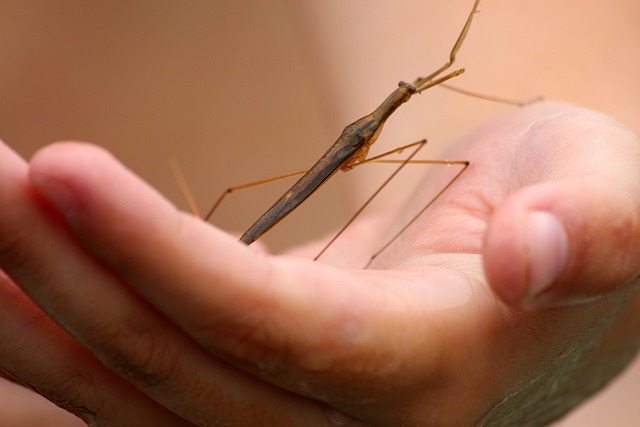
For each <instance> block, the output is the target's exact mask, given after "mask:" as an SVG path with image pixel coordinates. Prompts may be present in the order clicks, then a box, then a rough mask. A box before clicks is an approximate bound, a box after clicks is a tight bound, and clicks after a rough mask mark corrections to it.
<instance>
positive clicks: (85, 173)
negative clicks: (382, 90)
mask: <svg viewBox="0 0 640 427" xmlns="http://www.w3.org/2000/svg"><path fill="white" fill-rule="evenodd" d="M450 154H451V158H467V159H469V160H471V162H472V166H471V167H470V168H469V169H468V170H467V171H466V172H465V174H464V175H463V176H462V177H461V178H460V179H459V180H458V181H456V183H455V185H454V186H453V187H452V188H451V189H450V190H449V191H448V192H447V193H445V195H444V196H443V197H442V198H441V199H439V200H438V203H437V204H436V205H434V207H433V208H432V209H430V210H429V211H427V212H426V213H425V214H424V215H422V216H421V217H420V219H419V220H418V221H417V222H416V223H415V224H414V225H413V226H412V230H411V231H410V232H408V233H406V234H405V235H403V238H402V239H400V240H399V241H398V242H397V243H396V244H394V245H393V246H392V247H390V248H389V249H388V250H387V251H385V252H383V254H382V255H381V256H380V257H379V258H378V259H376V261H375V263H374V265H372V267H371V269H369V270H361V269H360V268H357V267H359V266H360V264H358V263H360V262H361V261H362V260H363V259H365V260H366V258H367V254H369V253H370V251H371V248H372V247H377V246H379V245H380V244H381V242H383V240H384V239H385V231H388V230H390V228H391V227H393V225H394V224H395V222H396V221H397V220H398V218H396V216H395V213H397V212H404V211H405V210H407V209H409V208H410V207H411V206H412V205H414V204H422V203H423V201H424V199H425V198H426V196H425V194H428V192H429V191H430V190H433V186H435V185H437V184H438V183H439V182H440V181H441V180H442V179H443V176H442V175H441V174H442V172H437V174H436V175H432V176H429V177H428V180H425V181H424V182H423V184H422V185H421V186H420V187H419V189H418V190H417V191H416V193H415V194H414V195H413V196H412V197H410V198H409V199H408V200H407V201H406V203H405V204H403V205H401V206H402V209H398V206H390V208H389V209H388V210H387V211H385V212H382V213H380V214H378V215H376V216H375V217H370V218H368V219H364V220H362V221H360V222H358V223H357V224H355V225H354V227H353V228H351V229H350V230H349V231H348V232H347V233H346V234H345V235H344V236H342V237H341V241H342V242H341V243H339V244H337V245H336V246H335V247H332V248H331V252H330V253H328V254H327V258H326V259H325V262H326V263H327V264H328V265H327V264H325V263H322V262H316V263H314V262H310V261H309V260H308V259H304V258H302V257H301V255H302V254H307V253H308V254H311V253H313V252H314V248H313V246H314V245H308V246H306V247H304V248H303V249H300V250H299V251H297V252H296V255H283V256H270V255H268V254H266V253H264V252H263V251H259V250H253V249H251V248H247V247H245V246H243V245H241V244H239V243H238V242H237V241H236V240H235V238H233V237H230V236H229V235H227V234H226V233H224V232H222V231H220V230H218V229H216V228H215V227H212V226H210V225H207V224H205V223H203V222H202V221H200V220H198V219H196V218H194V217H192V216H191V215H187V214H184V213H181V212H180V211H178V210H177V209H176V208H175V207H174V206H173V205H171V204H170V203H169V202H167V201H166V200H165V199H163V198H162V197H161V196H159V195H158V194H157V193H156V192H155V191H154V190H153V189H151V188H150V187H149V186H147V185H146V184H145V183H143V182H142V181H140V180H139V179H138V178H136V177H135V176H134V175H133V174H132V173H131V172H129V171H127V170H126V169H124V168H123V167H122V166H120V165H119V164H118V163H117V162H116V161H115V160H114V159H113V158H112V157H110V156H109V155H108V154H106V153H105V152H104V151H103V150H101V149H98V148H96V147H93V146H88V145H85V144H77V143H65V144H55V145H52V146H50V147H47V148H45V149H43V150H42V151H40V152H39V153H38V154H37V155H36V156H35V157H34V158H33V160H32V161H31V162H30V164H27V163H25V162H24V161H23V160H22V159H20V158H19V157H18V156H17V155H16V154H14V153H13V152H11V150H10V149H8V147H6V146H3V147H2V151H1V152H0V162H1V164H0V205H1V206H3V209H2V211H1V212H0V265H1V266H2V269H3V270H4V271H5V272H6V273H7V275H8V276H10V277H11V278H12V281H8V280H4V281H3V282H2V287H0V292H2V296H1V297H0V304H2V307H1V308H0V313H2V315H3V319H2V320H3V321H2V322H0V334H2V336H3V337H5V339H4V340H3V342H8V343H11V345H5V346H2V348H0V360H1V361H2V369H3V370H4V371H6V372H10V373H11V375H12V376H13V377H15V378H19V379H20V380H21V381H22V382H24V383H27V384H29V385H30V386H31V387H32V388H34V389H35V390H37V391H38V392H40V393H42V394H44V395H45V396H46V397H48V398H50V399H51V400H53V401H54V402H56V403H58V404H59V405H61V406H62V407H65V408H67V409H70V410H74V411H76V412H79V413H81V415H82V416H83V417H84V418H85V419H91V420H93V422H94V423H95V424H96V425H106V426H108V425H113V426H121V425H150V426H151V425H215V424H216V423H226V424H228V425H246V424H247V422H251V423H252V424H253V425H263V426H269V425H278V426H282V425H309V426H315V425H318V426H323V425H336V424H337V425H352V426H357V425H398V424H399V423H402V424H403V425H407V426H421V425H426V426H449V425H456V426H467V425H468V426H475V425H482V424H483V423H484V425H532V426H533V425H544V424H546V423H548V422H549V421H550V420H552V419H555V418H556V417H558V416H560V415H562V414H563V413H565V412H566V411H568V410H570V409H571V408H572V407H574V406H575V405H577V404H578V403H579V402H581V401H582V400H584V399H586V398H587V397H588V396H589V395H590V394H591V393H593V392H594V391H596V390H598V389H599V388H600V387H602V386H603V385H604V384H606V382H607V381H609V380H610V379H611V378H612V377H613V376H615V375H616V374H617V373H618V372H619V370H620V369H622V368H623V367H624V366H625V365H626V364H627V363H628V362H629V360H630V358H631V357H632V356H633V355H634V354H635V352H636V350H637V347H638V337H637V333H636V331H637V330H638V323H639V322H640V319H639V316H640V314H638V313H640V311H638V303H639V301H638V297H637V295H636V286H637V276H638V271H639V269H640V261H638V258H637V253H638V250H639V249H640V235H639V231H640V230H639V229H638V227H639V225H638V224H639V221H638V212H640V209H639V204H640V201H639V200H638V198H639V195H640V192H639V191H638V190H639V188H638V186H640V179H638V178H639V177H638V172H637V168H636V165H637V164H638V162H639V161H640V148H639V145H638V138H637V137H636V136H635V135H634V134H633V133H632V132H630V131H629V130H627V129H626V128H624V127H623V126H621V125H619V124H617V123H616V122H614V121H613V120H611V119H609V118H607V117H605V116H602V115H599V114H597V113H593V112H590V111H587V110H581V109H577V108H573V107H568V106H564V105H556V104H546V103H537V104H534V105H530V106H528V107H526V108H523V109H514V110H512V111H510V112H508V113H506V114H504V115H502V116H499V117H497V118H496V119H494V120H492V121H489V122H487V123H485V124H483V125H482V126H480V127H479V128H477V129H475V130H474V131H472V132H471V133H470V134H468V135H467V136H466V137H464V138H463V139H462V140H461V141H459V142H458V143H457V144H456V145H455V147H454V149H453V151H452V152H451V153H450ZM496 165H500V167H496ZM402 220H403V218H400V221H402ZM535 225H537V226H538V227H539V228H536V231H537V232H536V233H533V232H532V231H531V229H532V228H533V227H534V226H535ZM372 230H373V231H375V232H372ZM534 236H537V237H534ZM540 236H543V237H540ZM549 254H552V255H553V256H549ZM563 260H564V262H563ZM332 264H333V265H332ZM344 264H352V265H350V266H349V267H346V268H345V266H344ZM354 267H356V268H354ZM23 292H24V294H23ZM25 295H27V296H28V298H27V297H26V296H25ZM32 300H33V301H35V302H36V303H37V304H38V305H39V306H40V307H42V310H44V312H45V313H46V314H43V313H42V312H41V311H40V310H39V309H38V308H36V306H34V305H33V304H32V303H31V301H32ZM51 319H55V322H56V323H57V324H58V325H60V327H58V326H55V324H54V322H53V321H52V320H51ZM70 336H71V337H73V339H72V338H70ZM10 337H14V338H13V339H9V338H10ZM16 338H17V339H16ZM98 361H100V362H101V363H99V362H98ZM332 420H333V421H332Z"/></svg>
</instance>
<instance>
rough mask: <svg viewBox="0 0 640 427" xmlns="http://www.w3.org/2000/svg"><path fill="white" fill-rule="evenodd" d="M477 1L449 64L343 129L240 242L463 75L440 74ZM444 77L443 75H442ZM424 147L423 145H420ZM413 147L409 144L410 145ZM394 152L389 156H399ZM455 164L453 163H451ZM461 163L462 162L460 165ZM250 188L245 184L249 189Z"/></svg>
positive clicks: (249, 240)
mask: <svg viewBox="0 0 640 427" xmlns="http://www.w3.org/2000/svg"><path fill="white" fill-rule="evenodd" d="M479 3H480V0H475V3H474V5H473V8H472V10H471V13H470V14H469V16H468V18H467V21H466V23H465V25H464V27H463V29H462V31H461V33H460V35H459V36H458V39H457V40H456V43H455V44H454V46H453V48H452V49H451V52H450V54H449V61H448V62H447V63H445V64H444V65H443V66H442V67H440V68H439V69H438V70H436V71H434V72H433V73H431V74H429V75H428V76H427V77H422V78H418V79H416V81H415V82H413V83H412V84H411V83H405V82H400V83H399V84H398V87H397V88H396V89H395V90H394V91H393V92H391V94H390V95H389V96H388V97H387V98H386V99H385V100H384V101H383V102H382V104H380V106H379V107H378V108H376V109H375V110H374V111H373V112H372V113H370V114H368V115H366V116H364V117H362V118H361V119H358V120H356V121H355V122H353V123H352V124H350V125H348V126H346V127H345V128H344V130H343V132H342V134H341V135H340V137H339V138H338V139H337V141H336V142H335V143H334V144H333V145H332V146H331V147H330V148H329V149H328V150H327V151H326V152H325V153H324V154H323V155H322V157H320V159H319V160H318V161H317V162H316V163H315V164H314V165H313V166H312V167H311V169H309V170H308V171H307V172H306V173H305V174H304V175H303V176H302V177H301V178H300V179H299V180H298V181H297V182H296V183H295V184H294V185H293V186H292V187H291V188H290V189H289V190H288V191H287V192H286V193H285V194H284V195H282V196H281V197H280V198H279V199H278V200H277V201H276V202H275V203H274V204H273V206H271V207H270V208H269V209H267V211H266V212H265V213H264V214H263V215H262V216H260V218H258V220H257V221H256V222H255V223H254V224H253V225H252V226H251V227H249V229H247V231H246V232H245V233H244V234H243V235H242V237H241V238H240V241H242V242H244V243H246V244H251V243H253V242H254V241H256V240H257V239H259V238H260V237H261V236H262V235H263V234H265V233H266V232H267V231H269V230H270V229H271V228H272V227H273V226H274V225H275V224H277V223H278V222H279V221H281V220H282V219H283V218H284V217H285V216H287V215H288V214H289V213H291V212H292V211H293V210H294V209H296V208H297V207H298V206H299V205H300V204H301V203H302V202H304V201H305V200H306V199H307V198H308V197H309V196H310V195H311V194H313V193H314V192H315V191H316V190H317V189H318V188H319V187H320V186H321V185H322V184H323V183H324V182H326V181H327V180H328V179H329V178H331V176H333V174H335V173H336V172H337V171H338V170H343V171H347V170H350V169H352V168H353V167H354V166H355V165H357V164H359V163H362V162H364V161H366V157H367V154H368V152H369V148H370V147H371V145H373V143H374V142H375V141H376V139H377V138H378V135H379V134H380V132H381V130H382V127H383V126H384V124H385V122H386V120H387V119H388V118H389V117H390V116H391V115H392V114H393V113H394V111H396V110H397V109H398V107H400V106H401V105H402V104H404V103H405V102H407V101H408V100H409V99H411V97H412V96H413V95H415V94H418V93H421V92H423V91H425V90H427V89H429V88H431V87H434V86H437V85H439V84H441V83H443V82H445V81H447V80H449V79H451V78H453V77H456V76H458V75H460V74H462V73H463V72H464V69H459V70H455V71H453V72H450V73H448V74H444V73H445V71H447V70H448V69H449V68H451V66H452V65H453V64H454V62H455V59H456V54H457V53H458V51H459V50H460V47H461V45H462V43H463V42H464V39H465V37H466V35H467V33H468V32H469V28H470V26H471V21H472V20H473V16H474V15H475V13H476V12H477V10H478V5H479ZM443 74H444V75H443ZM423 143H424V142H423ZM412 145H413V144H412ZM399 151H400V150H394V151H393V152H399ZM454 163H455V162H454ZM463 163H464V162H463ZM250 185H252V184H249V186H250ZM242 187H246V186H242ZM235 189H238V187H236V188H230V189H228V190H227V191H226V192H225V193H223V194H222V195H221V196H220V198H219V199H218V200H217V201H216V203H215V204H214V206H213V207H212V208H211V209H210V211H209V212H208V214H207V215H206V216H205V217H204V219H205V220H208V219H209V218H210V217H211V215H212V214H213V212H214V211H215V209H216V208H217V207H218V206H219V205H220V202H221V201H222V199H223V198H224V197H225V196H226V195H227V194H229V193H231V192H232V191H233V190H235Z"/></svg>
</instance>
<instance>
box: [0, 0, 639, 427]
mask: <svg viewBox="0 0 640 427" xmlns="http://www.w3.org/2000/svg"><path fill="white" fill-rule="evenodd" d="M472 3H473V2H472V0H451V1H446V2H445V1H435V0H420V1H418V0H396V1H394V2H371V1H367V0H350V1H344V0H324V1H322V2H319V1H312V0H271V1H269V2H265V1H258V0H245V1H242V2H238V1H234V0H226V1H219V0H211V1H204V0H200V1H190V2H178V1H169V0H138V1H135V2H132V1H129V0H112V1H109V2H87V1H81V0H59V1H56V2H50V1H45V0H25V1H17V0H15V1H10V0H2V1H0V138H1V139H2V140H4V141H5V142H6V143H7V144H8V145H10V146H11V147H13V148H14V149H15V150H16V151H18V152H19V153H20V154H21V155H22V156H24V157H25V158H26V159H28V158H29V157H30V156H31V155H32V154H33V153H34V152H35V151H36V150H37V149H38V148H39V147H42V146H44V145H46V144H50V143H52V142H54V141H59V140H82V141H90V142H93V143H95V144H99V145H101V146H103V147H105V148H106V149H108V150H109V151H111V152H112V153H113V154H114V155H115V156H116V157H117V158H119V159H120V160H121V161H122V162H123V163H124V164H126V165H127V166H128V167H129V168H131V169H132V170H133V171H134V172H135V173H136V174H138V175H140V176H141V177H142V178H143V179H144V180H146V181H147V182H149V183H150V184H151V185H152V186H154V187H155V188H157V189H158V190H159V191H160V192H161V193H163V194H164V195H165V196H166V197H168V198H169V199H170V200H172V201H173V202H174V203H176V204H177V205H178V206H179V207H180V208H182V209H189V208H188V206H187V204H186V203H185V201H184V198H183V197H182V195H181V194H180V190H179V188H178V186H177V184H176V181H175V178H174V176H173V175H172V173H171V169H170V168H169V160H170V159H175V160H177V161H178V163H179V164H180V165H181V166H182V168H183V169H184V171H185V175H186V179H187V180H188V182H189V184H190V186H191V188H192V191H193V193H194V195H195V198H196V200H197V201H198V203H199V205H200V208H201V209H203V210H206V209H207V208H208V207H209V206H210V205H211V204H212V203H213V201H214V200H215V199H216V197H217V196H218V195H219V194H220V193H221V192H222V191H223V190H224V189H225V188H227V187H228V186H230V185H236V184H243V183H246V182H250V181H254V180H258V179H262V178H266V177H270V176H273V175H278V174H282V173H286V172H290V171H296V170H300V169H305V168H308V167H309V166H310V165H311V164H312V163H313V162H314V161H315V160H316V159H317V158H318V157H319V156H320V154H322V152H323V151H324V150H325V149H326V147H328V146H329V145H330V144H331V143H332V142H333V141H334V140H335V138H336V137H337V136H338V135H339V133H340V131H341V129H342V127H343V126H344V125H346V124H348V123H350V122H352V121H354V120H355V119H357V118H359V117H360V116H363V115H364V114H367V113H369V112H370V111H371V110H372V109H373V108H375V107H376V106H377V105H378V104H379V103H380V102H381V101H382V100H383V99H384V97H385V96H386V95H388V93H389V92H391V91H392V90H393V89H394V88H395V86H396V83H397V82H398V81H399V80H409V81H410V80H413V79H414V78H415V77H417V76H419V75H424V74H427V73H429V72H430V71H432V70H434V69H436V68H437V67H439V66H440V65H442V64H443V63H444V62H445V61H446V59H447V57H448V54H449V51H450V49H451V47H452V45H453V43H454V41H455V39H456V37H457V36H458V34H459V32H460V30H461V28H462V26H463V24H464V21H465V19H466V17H467V15H468V12H469V10H470V8H471V6H472ZM480 9H481V12H480V13H479V14H478V15H477V16H476V19H475V21H474V24H473V27H472V28H471V31H470V34H469V37H468V39H467V41H466V42H465V44H464V45H463V47H462V50H461V52H460V54H459V57H458V63H457V65H458V66H464V67H465V68H466V69H467V72H466V73H465V74H464V75H463V76H461V77H459V78H458V79H456V81H455V84H456V85H457V86H459V87H462V88H465V89H470V90H474V91H478V92H483V93H488V94H493V95H499V96H506V97H510V98H514V99H519V100H526V99H530V98H532V97H535V96H538V95H543V96H545V98H547V99H554V100H555V99H557V100H562V101H566V102H570V103H574V104H578V105H581V106H586V107H589V108H593V109H596V110H600V111H602V112H604V113H606V114H608V115H611V116H613V117H615V118H617V119H618V120H620V121H621V122H623V123H625V124H627V125H628V126H630V127H631V128H633V129H635V130H636V131H638V130H640V84H639V83H638V76H640V50H639V49H638V46H640V26H638V22H640V3H638V2H637V1H635V0H609V1H602V0H565V1H562V2H558V1H552V0H483V2H482V3H481V5H480ZM507 108H510V107H508V106H505V105H500V104H492V103H489V102H486V101H481V100H478V99H474V98H469V97H465V96H461V95H458V94H455V93H452V92H450V91H447V90H444V89H441V88H434V89H433V90H430V91H429V92H426V93H424V94H423V95H422V96H420V97H416V98H414V99H412V100H411V102H410V103H409V104H407V105H406V106H403V107H402V108H401V109H400V110H398V112H397V113H396V114H395V115H394V117H392V119H391V120H390V122H389V123H388V125H387V126H386V128H385V132H383V135H382V137H381V139H380V141H379V143H378V144H376V147H375V149H374V150H373V151H374V152H382V151H384V150H387V149H391V148H393V147H395V146H398V145H402V144H406V143H409V142H412V141H415V140H418V139H421V138H424V137H426V138H428V139H429V141H430V143H429V146H428V149H427V150H426V151H425V152H424V153H423V156H424V157H428V158H442V157H443V156H444V155H445V154H443V153H444V151H445V150H446V147H447V145H448V144H450V143H451V142H453V141H455V140H456V139H457V138H458V137H460V136H462V135H463V134H465V133H466V132H468V131H469V130H470V129H471V128H472V127H473V126H475V125H477V124H479V123H481V122H482V121H483V120H485V119H487V118H489V117H491V116H492V115H494V114H497V113H499V112H500V111H503V110H505V109H507ZM362 169H364V170H362V171H358V172H357V173H356V172H354V173H352V174H347V175H353V176H348V177H338V179H337V180H336V182H335V183H333V184H330V185H327V186H326V187H327V188H323V190H322V191H321V192H319V193H318V194H317V195H316V196H314V198H313V200H311V201H310V202H309V203H308V204H306V205H305V206H304V207H303V208H302V209H301V210H300V212H296V213H295V214H293V215H292V216H291V217H290V218H288V219H287V220H286V221H284V222H283V223H281V224H280V225H279V226H278V227H277V229H275V230H274V231H273V233H270V235H269V237H268V243H269V244H270V245H271V246H272V247H273V248H274V249H275V250H277V251H279V250H282V248H285V247H287V246H288V245H291V244H294V243H297V242H301V241H304V240H306V239H308V238H310V237H314V236H318V235H320V234H323V233H326V232H327V231H328V230H330V229H332V228H334V227H336V226H337V225H339V224H340V222H341V221H342V220H343V219H344V218H346V217H348V216H349V213H350V212H352V211H353V210H354V209H355V207H356V206H357V205H358V203H359V202H361V201H362V200H364V199H365V198H366V195H367V194H369V193H370V192H371V191H372V189H373V187H375V185H376V183H377V182H378V181H379V178H378V176H379V175H380V172H379V170H376V169H375V168H373V167H372V168H362ZM417 173H420V171H415V170H414V171H412V173H408V174H406V175H405V177H404V178H403V179H402V180H400V181H398V183H397V184H395V185H396V187H394V188H395V189H392V190H391V191H390V193H391V195H388V196H387V197H391V196H392V195H393V194H396V193H397V192H398V191H402V189H403V188H404V187H407V186H410V185H411V183H412V182H413V181H414V175H415V174H417ZM376 179H378V181H376ZM287 184H289V183H285V184H284V186H286V185H287ZM105 185H109V183H108V182H105ZM282 190H283V187H282V186H279V187H278V186H268V187H266V186H265V187H261V188H259V189H255V190H247V191H246V192H244V194H239V195H238V196H234V197H233V198H232V199H231V200H230V201H229V202H228V203H226V204H225V205H223V207H222V208H221V210H220V211H219V212H217V213H216V216H215V218H214V220H213V222H214V223H215V224H216V225H219V226H221V227H223V228H225V229H229V230H236V231H242V230H243V229H244V228H246V226H248V225H250V223H251V222H252V221H253V220H254V219H255V218H256V217H257V216H258V215H259V213H260V211H261V210H263V209H264V208H266V207H268V206H269V205H270V204H271V203H272V202H273V200H274V198H275V197H276V196H278V193H279V192H281V191H282ZM383 200H384V199H383ZM636 370H638V369H636ZM633 378H637V380H640V375H636V376H635V377H633V375H631V374H629V375H628V376H627V377H626V378H625V379H623V380H622V381H620V382H619V383H617V384H616V385H615V386H614V387H612V388H611V389H610V390H609V391H608V392H607V393H605V394H604V395H603V396H602V397H601V398H600V400H599V401H598V402H596V404H593V405H590V406H591V408H586V409H585V410H584V411H582V413H580V412H578V413H576V414H575V415H574V416H573V417H572V418H571V419H569V420H567V421H565V422H564V423H563V424H561V425H563V426H570V425H571V426H573V425H581V426H586V425H598V426H601V425H616V426H635V425H638V423H640V408H638V406H637V405H636V404H635V400H636V399H635V398H634V396H636V395H637V394H636V393H637V390H636V391H635V392H633V391H629V390H630V389H629V387H633V386H634V385H635V384H634V382H636V381H637V380H633ZM598 405H599V406H598ZM612 417H620V419H619V420H617V419H616V420H615V421H613V422H612Z"/></svg>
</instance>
